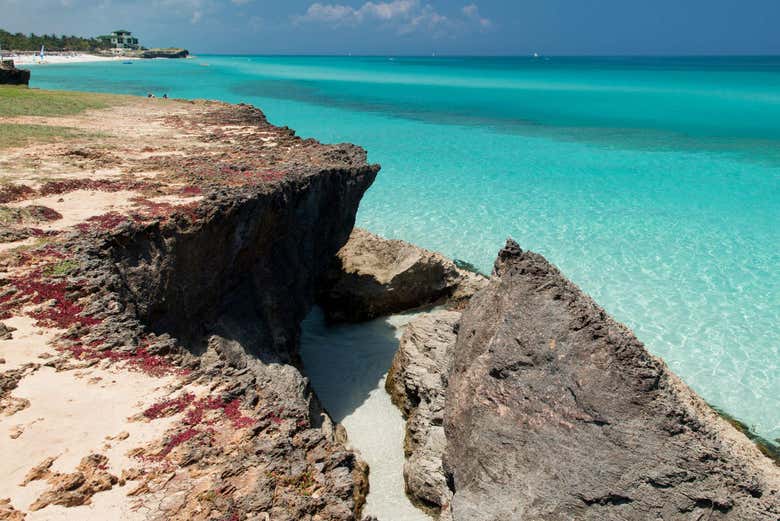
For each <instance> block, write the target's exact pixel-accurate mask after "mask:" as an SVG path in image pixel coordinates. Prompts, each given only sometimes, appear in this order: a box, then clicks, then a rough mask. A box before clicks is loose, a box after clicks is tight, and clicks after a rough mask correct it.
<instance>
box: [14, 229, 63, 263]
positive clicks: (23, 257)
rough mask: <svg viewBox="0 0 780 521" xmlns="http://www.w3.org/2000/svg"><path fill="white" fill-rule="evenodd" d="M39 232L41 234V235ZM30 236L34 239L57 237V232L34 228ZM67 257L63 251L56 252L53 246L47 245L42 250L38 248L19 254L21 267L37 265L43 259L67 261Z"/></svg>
mask: <svg viewBox="0 0 780 521" xmlns="http://www.w3.org/2000/svg"><path fill="white" fill-rule="evenodd" d="M35 230H37V231H35ZM38 232H40V234H39V233H38ZM30 234H31V235H32V236H33V237H38V236H50V235H56V234H57V232H45V231H43V230H39V229H37V228H32V229H31V232H30ZM66 257H67V255H65V254H64V253H62V252H61V251H58V250H56V249H55V248H54V247H53V246H52V245H51V244H49V245H46V246H44V247H42V248H38V249H36V250H29V251H23V252H19V253H18V254H17V258H18V262H19V264H21V265H29V264H31V263H34V262H35V263H37V261H40V260H41V259H45V258H53V259H65V258H66Z"/></svg>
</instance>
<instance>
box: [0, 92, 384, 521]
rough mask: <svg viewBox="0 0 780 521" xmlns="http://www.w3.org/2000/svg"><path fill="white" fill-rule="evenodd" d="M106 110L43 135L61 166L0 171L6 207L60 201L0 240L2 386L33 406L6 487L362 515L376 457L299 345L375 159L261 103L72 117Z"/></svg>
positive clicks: (305, 516) (137, 103)
mask: <svg viewBox="0 0 780 521" xmlns="http://www.w3.org/2000/svg"><path fill="white" fill-rule="evenodd" d="M104 121H110V123H109V124H108V125H109V126H108V127H106V129H105V135H104V137H103V138H102V139H104V140H105V142H104V143H100V144H98V143H96V142H95V140H96V139H97V138H96V137H90V138H86V137H85V138H82V139H85V140H86V139H89V141H88V142H79V141H75V140H74V141H72V142H63V143H60V144H58V145H56V146H55V147H51V145H49V146H50V147H51V148H50V149H49V153H48V154H46V155H45V162H48V163H45V164H44V165H42V167H41V168H51V169H52V171H54V170H55V167H58V168H59V170H58V172H59V173H60V175H61V179H57V180H55V181H51V180H47V181H44V182H42V183H36V184H30V185H23V184H13V183H12V184H10V185H6V186H5V187H4V188H3V190H2V191H0V201H2V203H4V204H6V205H8V206H7V211H6V212H5V213H4V214H3V215H6V214H7V215H9V216H11V217H13V216H16V215H17V214H19V215H21V214H24V215H27V213H29V212H27V213H25V212H22V211H21V210H20V211H13V210H14V209H17V208H21V209H28V208H37V207H39V206H42V205H46V206H45V208H48V210H49V211H47V212H45V213H46V215H50V216H51V219H50V220H49V221H45V222H42V224H41V223H37V222H36V225H38V226H41V228H30V227H29V223H28V222H23V221H22V220H19V222H15V221H14V222H12V223H11V224H10V228H11V229H12V230H14V231H17V232H19V233H18V234H11V235H9V237H8V238H7V240H9V241H11V242H8V243H4V244H2V245H0V246H2V247H3V249H2V250H0V253H2V255H0V261H2V262H0V268H1V269H2V272H1V273H0V277H1V278H2V282H3V285H2V291H0V318H1V319H2V320H4V322H5V323H0V324H1V325H2V328H1V329H2V331H3V332H4V333H3V338H4V340H2V342H3V343H4V345H3V346H2V347H3V353H4V354H5V356H6V357H9V358H8V365H7V366H5V367H4V368H7V370H6V371H3V372H0V378H1V379H2V380H3V381H4V382H6V381H7V383H8V385H4V386H3V397H2V401H0V407H1V408H2V410H3V411H4V412H5V413H6V414H8V415H11V416H10V418H12V420H10V421H16V422H18V423H17V424H16V426H15V427H14V429H15V430H14V431H13V435H12V437H11V440H10V441H4V442H3V443H4V444H9V446H8V447H7V449H8V451H7V452H6V450H5V448H4V450H3V452H4V453H8V454H10V453H12V452H13V453H15V454H19V457H20V458H21V459H20V460H19V461H17V460H16V459H13V458H11V459H9V460H8V461H6V462H4V463H2V465H7V466H8V469H6V467H5V466H4V467H3V472H4V473H5V472H7V473H8V476H7V478H4V479H3V480H2V481H0V489H1V491H0V494H1V495H0V497H6V496H9V497H10V499H9V500H7V501H5V503H4V507H3V508H5V509H6V510H9V512H15V514H14V515H17V514H18V515H21V516H22V517H24V512H25V511H27V510H29V511H30V512H32V511H37V510H42V511H44V512H52V510H51V509H55V511H56V509H57V508H60V509H61V508H67V509H73V511H72V512H68V513H67V514H63V515H68V516H70V517H72V518H80V516H83V515H86V514H85V512H84V511H82V510H79V509H84V508H87V507H86V506H82V505H89V504H90V502H91V501H92V498H93V496H95V495H96V494H100V495H102V494H111V499H110V500H109V499H100V501H99V504H100V506H99V507H98V508H99V509H104V510H98V512H99V513H100V512H102V514H95V515H102V518H105V519H111V518H117V517H116V516H120V514H119V512H121V516H120V518H121V519H128V520H129V519H147V520H148V519H165V520H182V521H183V520H191V519H192V520H216V519H221V520H225V521H227V520H231V521H232V520H239V519H247V518H257V519H263V518H264V517H263V516H270V518H271V519H274V520H289V521H293V520H295V521H298V520H314V519H317V520H323V521H326V520H333V521H336V520H344V521H348V520H354V519H359V516H360V511H361V507H362V503H363V501H364V497H365V494H366V493H367V479H366V475H367V469H366V467H365V465H364V464H363V463H362V462H361V461H360V459H359V458H358V457H357V456H356V454H355V453H353V452H352V451H350V450H348V449H347V448H346V446H345V444H344V438H343V436H342V437H340V438H339V439H338V440H337V439H336V436H335V434H334V429H333V428H332V425H331V424H330V422H329V421H328V420H327V417H326V418H325V423H324V424H323V416H322V410H321V409H320V407H319V406H318V403H317V400H316V398H315V397H314V396H313V394H312V392H311V390H310V389H309V386H308V382H307V380H306V379H305V377H304V376H303V375H302V373H301V372H300V370H299V369H298V364H297V361H298V356H297V348H298V337H299V328H300V322H301V320H302V319H303V317H304V315H305V314H306V312H307V311H308V309H309V308H310V306H311V305H312V303H313V300H314V295H315V289H316V287H317V285H318V281H319V280H320V278H321V277H322V274H323V273H324V270H325V268H326V267H327V263H325V262H323V259H329V258H332V257H333V256H334V255H335V254H336V252H337V251H338V250H339V249H340V248H341V247H342V246H343V245H344V243H345V242H346V241H347V238H348V236H349V234H350V232H351V230H352V226H353V224H354V218H355V213H356V211H357V207H358V203H359V201H360V199H361V197H362V195H363V193H364V192H365V190H366V189H367V188H368V187H369V186H370V185H371V183H372V182H373V180H374V178H375V176H376V174H377V171H378V169H379V168H378V166H376V165H369V164H367V163H366V155H365V152H364V151H363V150H362V149H360V148H358V147H355V146H352V145H335V146H326V145H321V144H319V143H317V142H315V141H313V140H302V139H300V138H298V137H296V136H295V135H294V133H293V132H291V131H290V130H289V129H283V128H277V127H274V126H272V125H270V124H269V123H268V122H267V121H266V120H265V118H264V116H263V114H262V113H261V112H260V111H259V110H256V109H254V108H252V107H249V106H229V105H225V104H220V103H204V102H198V103H186V102H174V101H169V102H165V103H162V102H161V103H155V101H154V100H136V99H133V100H124V101H123V104H120V105H119V106H117V107H112V108H109V109H103V110H99V111H95V112H94V113H85V114H84V115H81V116H77V117H71V118H70V119H69V124H71V125H74V126H78V128H83V129H85V130H86V129H91V130H92V132H90V133H89V135H90V136H96V135H97V134H96V133H95V132H94V130H96V129H98V128H100V125H101V124H102V122H104ZM139 121H141V122H144V124H145V125H146V126H143V125H139ZM55 124H56V123H55ZM127 128H133V129H134V131H133V132H132V133H127V132H126V129H127ZM112 133H116V136H115V137H114V135H113V134H112ZM85 135H86V133H85ZM150 143H153V145H151V146H150ZM10 153H12V154H18V153H22V154H24V153H31V154H35V153H36V152H35V151H34V150H32V151H30V150H27V149H24V150H22V151H20V152H17V151H11V152H10ZM14 164H16V165H19V166H18V167H17V168H19V172H16V171H14V170H13V169H11V170H9V172H8V174H9V175H10V176H11V178H12V179H15V178H17V177H18V178H19V179H30V177H31V174H30V172H28V171H26V170H24V168H26V167H25V166H24V163H22V162H18V161H17V162H14ZM85 169H90V170H91V171H92V172H96V173H95V174H94V175H93V176H92V177H90V178H83V177H79V175H80V174H79V173H80V172H82V171H84V170H85ZM97 172H100V173H97ZM14 176H16V177H14ZM55 208H56V209H55ZM3 209H6V206H4V207H3ZM27 237H30V238H31V239H27ZM36 237H43V238H45V241H43V242H37V240H36V239H35V238H36ZM31 241H32V242H31ZM6 323H7V326H6ZM46 340H50V344H49V345H46ZM0 363H3V364H5V363H6V360H5V359H3V360H2V361H0ZM101 382H111V383H110V384H109V383H101ZM116 386H120V387H119V388H117V387H116ZM57 387H59V389H57V390H56V391H55V392H53V393H52V391H53V390H54V389H55V388H57ZM118 389H123V390H122V391H120V390H118ZM17 393H19V396H17ZM39 395H43V396H48V399H46V400H45V401H44V399H43V398H41V397H39ZM82 402H83V403H82ZM101 403H102V404H106V403H109V404H111V406H110V407H106V406H103V407H105V408H101V405H100V404H101ZM50 404H53V405H54V408H53V409H52V408H51V405H50ZM139 404H143V405H141V406H140V408H139ZM116 411H127V412H124V413H120V414H119V415H118V416H117V415H116ZM28 414H34V415H39V416H42V417H45V425H47V427H45V428H43V427H39V426H38V425H37V423H36V421H34V420H31V419H29V418H27V415H28ZM95 414H97V415H98V416H100V417H101V418H97V419H96V418H95V417H94V415H95ZM131 414H132V416H131ZM128 416H131V418H130V420H128V419H127V417H128ZM103 417H105V418H107V419H108V420H109V421H108V422H106V420H104V419H103ZM58 425H59V426H60V427H56V426H58ZM85 425H90V428H89V430H88V432H86V433H82V434H79V435H77V436H75V437H74V436H71V435H70V431H71V430H75V433H80V432H81V429H83V426H85ZM52 428H55V429H57V428H58V429H60V430H61V431H62V432H65V433H67V434H65V435H63V436H58V437H56V438H50V435H49V434H48V433H49V432H50V429H52ZM122 429H124V430H123V431H122V432H118V431H120V430H122ZM127 444H130V445H129V446H128V445H127ZM63 453H68V454H74V455H78V457H82V456H83V458H84V459H83V460H82V461H81V463H79V464H78V465H75V463H76V461H74V462H72V465H73V466H75V470H72V469H73V467H71V466H69V465H70V464H69V463H68V462H69V461H70V460H68V458H67V457H64V456H63ZM25 454H34V456H27V457H26V456H25ZM47 456H48V457H47ZM30 457H35V458H40V459H42V460H43V461H42V462H41V463H40V464H39V465H35V463H37V461H30V460H29V458H30ZM44 457H46V458H45V459H44ZM14 458H16V456H14ZM90 462H97V467H96V466H95V465H92V464H91V463H90ZM17 473H21V474H19V475H18V476H17ZM95 473H99V474H100V479H99V480H98V479H92V478H91V477H90V476H92V474H95ZM95 475H97V474H95ZM22 477H24V479H22ZM37 482H46V483H47V484H48V485H47V486H48V490H46V491H45V492H44V493H43V494H41V495H39V496H38V498H37V499H36V500H35V501H32V500H33V499H35V496H32V497H31V496H30V495H29V494H30V490H31V488H30V487H37V484H36V483H37ZM20 483H21V485H20ZM126 484H127V485H126ZM122 486H125V487H126V488H125V489H124V493H123V492H121V491H117V490H116V488H117V487H122ZM36 490H42V489H40V488H36ZM98 497H100V496H98ZM106 509H107V510H106ZM90 515H92V514H90ZM258 516H260V517H258ZM265 518H266V519H267V517H265Z"/></svg>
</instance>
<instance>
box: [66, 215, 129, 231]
mask: <svg viewBox="0 0 780 521" xmlns="http://www.w3.org/2000/svg"><path fill="white" fill-rule="evenodd" d="M126 221H127V217H125V216H124V215H122V214H120V213H117V212H108V213H104V214H103V215H95V216H93V217H90V218H89V219H87V221H86V222H83V223H79V224H77V225H76V228H78V229H79V230H81V231H82V232H88V231H90V230H102V231H109V230H113V229H114V228H116V227H117V226H119V225H120V224H122V223H123V222H126Z"/></svg>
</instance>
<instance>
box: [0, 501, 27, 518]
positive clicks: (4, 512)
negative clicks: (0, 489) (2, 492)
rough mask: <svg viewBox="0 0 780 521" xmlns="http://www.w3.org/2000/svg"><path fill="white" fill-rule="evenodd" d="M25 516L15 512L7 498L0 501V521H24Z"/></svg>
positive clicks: (17, 511) (22, 513)
mask: <svg viewBox="0 0 780 521" xmlns="http://www.w3.org/2000/svg"><path fill="white" fill-rule="evenodd" d="M25 517H26V514H25V513H24V512H20V511H19V510H16V509H15V508H14V507H13V505H12V504H11V500H10V499H9V498H5V499H0V520H2V521H24V518H25Z"/></svg>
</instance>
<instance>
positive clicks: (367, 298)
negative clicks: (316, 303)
mask: <svg viewBox="0 0 780 521" xmlns="http://www.w3.org/2000/svg"><path fill="white" fill-rule="evenodd" d="M485 283H486V279H485V278H484V277H482V276H480V275H477V274H475V273H472V272H469V271H466V270H462V269H460V268H458V267H457V266H456V265H455V263H454V262H453V261H451V260H450V259H447V258H446V257H444V256H442V255H440V254H438V253H435V252H432V251H429V250H426V249H423V248H420V247H418V246H414V245H412V244H409V243H408V242H404V241H398V240H390V239H384V238H382V237H379V236H377V235H374V234H372V233H370V232H367V231H365V230H361V229H358V228H356V229H355V230H354V231H353V232H352V235H350V238H349V242H347V244H346V245H345V246H344V247H343V248H342V249H341V250H340V251H339V253H338V255H337V256H336V262H335V263H334V265H333V266H332V267H331V268H330V269H329V270H328V273H327V278H326V281H325V283H324V288H323V291H322V296H321V299H320V300H321V305H322V307H323V309H324V311H325V314H326V316H327V317H328V319H330V320H336V321H362V320H370V319H372V318H376V317H379V316H382V315H388V314H391V313H396V312H399V311H404V310H408V309H412V308H415V307H419V306H422V305H425V304H429V303H432V302H436V301H437V300H440V299H443V298H451V299H454V300H463V299H467V298H468V297H470V296H471V295H473V294H474V292H476V291H477V290H479V288H481V287H482V286H484V284H485Z"/></svg>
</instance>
